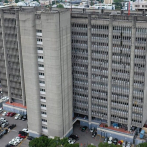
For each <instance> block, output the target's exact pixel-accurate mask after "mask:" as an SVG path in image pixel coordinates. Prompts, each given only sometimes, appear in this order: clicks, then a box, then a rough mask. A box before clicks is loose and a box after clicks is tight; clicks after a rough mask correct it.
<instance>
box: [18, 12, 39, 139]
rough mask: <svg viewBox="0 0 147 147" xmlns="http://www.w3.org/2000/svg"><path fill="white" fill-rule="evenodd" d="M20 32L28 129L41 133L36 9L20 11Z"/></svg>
mask: <svg viewBox="0 0 147 147" xmlns="http://www.w3.org/2000/svg"><path fill="white" fill-rule="evenodd" d="M19 19H20V33H21V42H22V56H23V66H24V80H25V90H26V103H27V114H28V129H29V131H30V132H31V133H35V134H38V136H39V135H40V134H41V109H40V96H39V91H40V89H39V84H38V83H39V76H38V63H37V48H36V45H37V41H36V27H35V11H33V10H32V11H31V12H29V11H20V13H19Z"/></svg>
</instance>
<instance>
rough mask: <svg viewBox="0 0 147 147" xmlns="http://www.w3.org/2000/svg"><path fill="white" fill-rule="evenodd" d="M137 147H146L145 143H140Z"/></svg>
mask: <svg viewBox="0 0 147 147" xmlns="http://www.w3.org/2000/svg"><path fill="white" fill-rule="evenodd" d="M137 147H147V142H144V143H140V144H138V145H137Z"/></svg>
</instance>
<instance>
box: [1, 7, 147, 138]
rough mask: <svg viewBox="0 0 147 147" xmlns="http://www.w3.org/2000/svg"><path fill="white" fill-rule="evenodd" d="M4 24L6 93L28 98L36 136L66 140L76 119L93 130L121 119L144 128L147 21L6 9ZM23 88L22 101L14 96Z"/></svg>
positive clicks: (113, 14) (136, 15)
mask: <svg viewBox="0 0 147 147" xmlns="http://www.w3.org/2000/svg"><path fill="white" fill-rule="evenodd" d="M117 13H118V14H117ZM143 14H144V13H143ZM0 20H1V30H2V32H1V48H0V53H1V56H0V57H1V59H0V60H1V64H0V69H1V70H0V78H1V81H2V87H3V93H4V94H5V95H8V96H9V97H10V101H11V100H13V101H17V100H18V99H20V100H22V102H23V103H24V105H25V101H24V100H25V98H26V104H27V114H28V129H29V130H30V133H31V134H32V135H34V136H39V135H41V134H45V135H48V136H49V137H54V136H59V137H63V136H66V135H68V134H70V133H72V130H73V117H76V116H81V118H82V117H83V118H85V120H86V121H87V124H86V125H88V126H89V127H91V126H92V124H93V122H94V123H99V122H100V121H101V122H107V124H108V126H111V124H112V122H118V123H121V124H123V125H126V126H127V127H128V130H130V127H131V126H137V127H140V128H141V127H142V126H143V124H144V123H145V121H146V119H147V115H146V111H147V110H146V109H147V108H146V105H147V95H146V88H147V78H146V77H147V76H146V74H147V70H146V63H147V62H146V58H147V57H146V50H147V40H146V39H147V26H146V23H147V18H146V16H143V15H142V14H141V13H140V12H134V13H131V14H130V16H128V15H127V14H124V13H123V11H121V13H119V12H114V11H107V12H104V11H103V10H102V11H99V10H95V12H93V11H92V10H86V11H81V10H78V11H76V10H73V13H70V11H68V10H66V9H61V10H58V9H53V10H51V11H50V10H49V9H44V10H41V9H40V8H31V7H29V8H28V7H23V8H15V7H14V8H13V7H10V8H2V9H1V18H0ZM5 21H6V22H5ZM13 21H14V25H12V24H13V23H12V22H13ZM7 31H8V32H9V34H11V35H7ZM14 36H15V37H14ZM7 37H8V38H7ZM14 40H15V43H16V44H14V43H13V42H14ZM6 41H7V42H6ZM11 42H12V44H10V43H11ZM9 44H10V45H9ZM14 45H15V46H14ZM7 46H8V47H7ZM9 54H10V55H11V56H12V57H11V58H10V59H9V56H8V55H9ZM9 60H10V61H9ZM9 64H10V65H12V66H9ZM15 69H18V70H15ZM13 70H14V71H15V72H13ZM16 71H18V72H16ZM11 72H12V73H13V74H12V73H11ZM11 74H12V75H13V77H12V75H11ZM15 77H16V78H17V77H18V80H17V79H16V80H15ZM13 80H15V81H16V82H15V84H17V83H19V84H20V86H18V87H17V86H15V85H14V84H13V83H14V82H13V83H12V82H11V81H13ZM13 88H15V89H16V90H15V89H13ZM19 89H20V90H21V93H20V95H21V97H17V96H16V97H14V96H13V92H11V91H13V90H14V92H16V94H17V95H19V92H18V90H19ZM11 93H12V94H11ZM17 102H21V101H17Z"/></svg>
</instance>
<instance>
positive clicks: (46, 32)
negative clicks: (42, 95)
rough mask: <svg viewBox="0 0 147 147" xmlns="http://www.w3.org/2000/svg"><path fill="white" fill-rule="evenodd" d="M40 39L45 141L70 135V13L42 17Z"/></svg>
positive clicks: (55, 13)
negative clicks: (45, 123)
mask: <svg viewBox="0 0 147 147" xmlns="http://www.w3.org/2000/svg"><path fill="white" fill-rule="evenodd" d="M41 21H42V22H43V23H42V34H43V36H42V39H43V56H44V69H45V71H44V73H45V89H46V105H47V122H48V123H47V127H48V135H49V137H54V136H59V137H63V136H65V135H67V134H68V133H69V132H72V78H71V32H70V12H69V11H65V12H62V13H60V14H59V13H58V12H57V11H56V12H53V13H42V14H41Z"/></svg>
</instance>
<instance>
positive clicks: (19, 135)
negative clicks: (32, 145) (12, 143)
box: [18, 134, 26, 138]
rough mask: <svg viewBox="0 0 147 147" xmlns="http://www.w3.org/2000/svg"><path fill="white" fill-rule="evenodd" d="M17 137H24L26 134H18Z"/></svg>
mask: <svg viewBox="0 0 147 147" xmlns="http://www.w3.org/2000/svg"><path fill="white" fill-rule="evenodd" d="M18 137H20V138H26V136H25V135H22V134H18Z"/></svg>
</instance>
